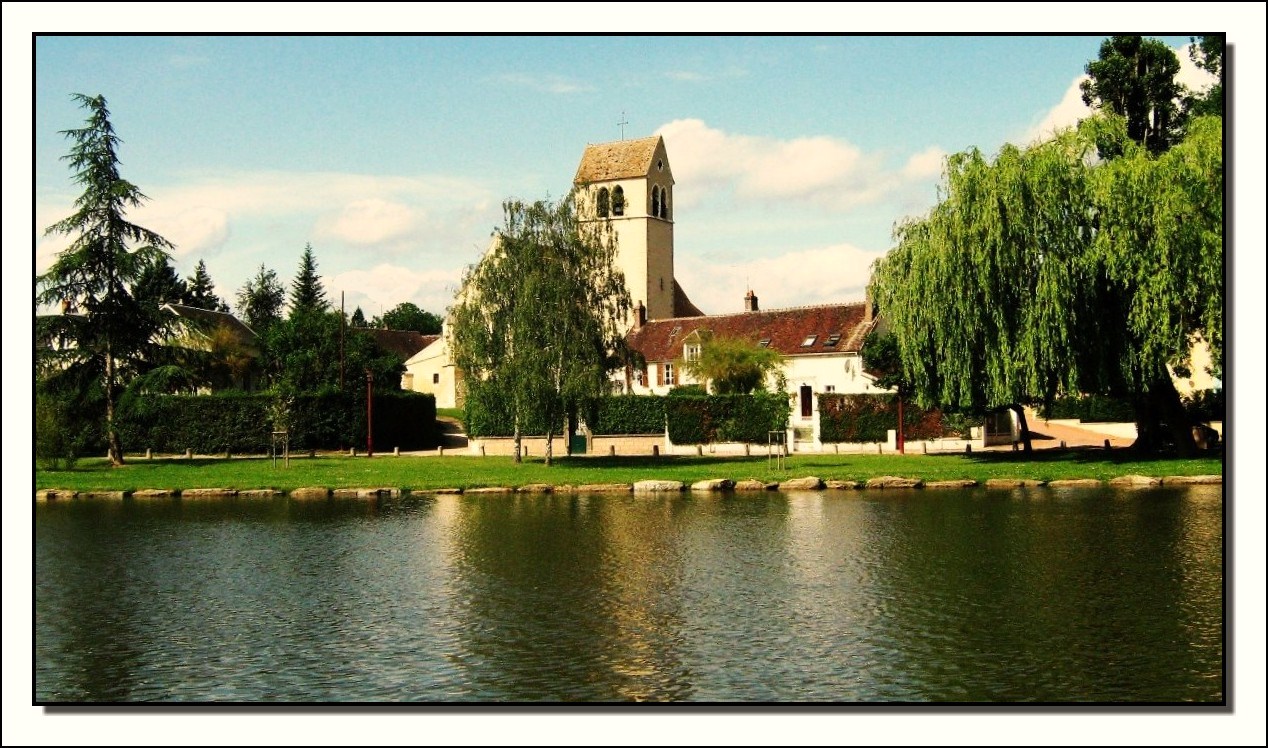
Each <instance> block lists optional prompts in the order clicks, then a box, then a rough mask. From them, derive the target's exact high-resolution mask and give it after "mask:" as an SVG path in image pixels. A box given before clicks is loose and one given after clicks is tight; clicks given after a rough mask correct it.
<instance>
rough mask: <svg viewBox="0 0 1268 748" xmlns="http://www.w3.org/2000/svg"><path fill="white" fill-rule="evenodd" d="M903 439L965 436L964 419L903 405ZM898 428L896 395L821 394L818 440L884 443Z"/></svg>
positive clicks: (932, 410) (934, 410)
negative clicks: (892, 431)
mask: <svg viewBox="0 0 1268 748" xmlns="http://www.w3.org/2000/svg"><path fill="white" fill-rule="evenodd" d="M903 424H904V428H903V436H904V437H905V438H906V439H909V440H919V439H937V438H939V437H943V436H957V437H958V436H962V435H963V434H962V431H963V429H964V427H965V424H964V423H963V419H954V418H947V417H944V416H943V414H942V412H941V411H939V410H937V409H930V410H925V409H923V408H917V407H915V406H914V405H912V404H911V403H904V404H903ZM897 429H898V398H897V397H895V396H894V395H844V394H839V393H823V394H820V395H819V439H820V441H822V442H824V443H825V444H832V443H836V442H843V443H848V442H854V443H859V442H863V443H866V442H883V441H886V440H888V439H889V432H890V431H891V430H895V431H896V430H897Z"/></svg>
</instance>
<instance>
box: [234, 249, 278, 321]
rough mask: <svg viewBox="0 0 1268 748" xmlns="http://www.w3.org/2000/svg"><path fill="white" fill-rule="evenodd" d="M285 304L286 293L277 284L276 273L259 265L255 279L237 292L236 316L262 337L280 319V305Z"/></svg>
mask: <svg viewBox="0 0 1268 748" xmlns="http://www.w3.org/2000/svg"><path fill="white" fill-rule="evenodd" d="M285 302H286V291H285V290H284V289H283V288H282V284H281V283H279V282H278V280H277V273H275V272H273V271H272V270H269V269H266V268H265V267H264V264H263V263H261V264H260V269H259V270H258V271H257V272H256V274H255V277H254V278H252V279H251V280H249V281H247V282H246V283H245V284H243V286H242V288H241V289H239V291H238V314H240V315H241V316H242V320H243V321H244V322H246V323H247V326H248V327H250V328H251V329H252V330H254V331H255V332H256V333H257V334H260V335H263V334H264V332H265V331H266V330H268V329H269V328H270V327H272V326H273V325H274V324H275V323H277V322H279V321H280V320H281V319H282V305H283V304H284V303H285Z"/></svg>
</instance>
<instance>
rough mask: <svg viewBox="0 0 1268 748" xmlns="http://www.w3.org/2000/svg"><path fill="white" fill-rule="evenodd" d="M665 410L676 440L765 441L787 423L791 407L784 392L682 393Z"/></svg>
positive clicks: (688, 442) (670, 431) (669, 400)
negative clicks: (739, 393)
mask: <svg viewBox="0 0 1268 748" xmlns="http://www.w3.org/2000/svg"><path fill="white" fill-rule="evenodd" d="M665 411H666V420H667V422H668V429H669V439H670V441H672V442H673V443H675V444H707V443H710V442H748V443H751V444H765V443H766V441H767V438H768V434H769V432H770V431H783V430H784V429H785V428H786V427H787V424H788V411H789V407H788V397H787V396H786V395H785V394H783V393H754V394H751V395H710V396H706V397H700V396H689V395H683V396H679V397H671V398H667V399H666V400H665Z"/></svg>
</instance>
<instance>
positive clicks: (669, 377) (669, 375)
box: [664, 361, 675, 385]
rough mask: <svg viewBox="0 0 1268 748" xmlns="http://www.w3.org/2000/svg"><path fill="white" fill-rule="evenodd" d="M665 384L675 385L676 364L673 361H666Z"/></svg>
mask: <svg viewBox="0 0 1268 748" xmlns="http://www.w3.org/2000/svg"><path fill="white" fill-rule="evenodd" d="M664 366H665V384H668V385H673V384H674V383H675V382H674V364H673V362H672V361H666V362H665V364H664Z"/></svg>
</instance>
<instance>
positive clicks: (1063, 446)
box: [1061, 439, 1065, 449]
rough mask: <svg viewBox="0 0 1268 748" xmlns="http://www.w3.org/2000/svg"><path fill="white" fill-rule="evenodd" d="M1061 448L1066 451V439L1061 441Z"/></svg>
mask: <svg viewBox="0 0 1268 748" xmlns="http://www.w3.org/2000/svg"><path fill="white" fill-rule="evenodd" d="M1061 448H1062V449H1065V439H1062V440H1061Z"/></svg>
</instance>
